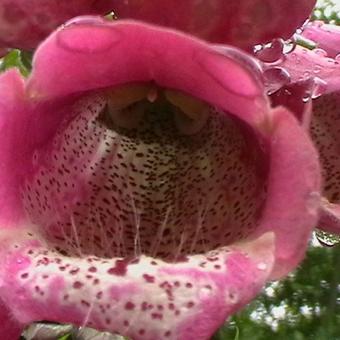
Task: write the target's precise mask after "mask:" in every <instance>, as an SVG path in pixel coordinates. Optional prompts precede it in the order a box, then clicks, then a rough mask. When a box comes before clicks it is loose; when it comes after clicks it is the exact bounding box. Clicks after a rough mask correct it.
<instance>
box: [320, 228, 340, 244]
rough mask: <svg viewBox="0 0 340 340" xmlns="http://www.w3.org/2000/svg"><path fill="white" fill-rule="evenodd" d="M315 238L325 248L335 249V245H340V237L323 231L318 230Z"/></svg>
mask: <svg viewBox="0 0 340 340" xmlns="http://www.w3.org/2000/svg"><path fill="white" fill-rule="evenodd" d="M315 236H316V238H317V240H318V241H319V242H320V244H321V245H322V246H325V247H334V246H335V245H337V244H339V243H340V235H335V234H330V233H326V232H325V231H322V230H317V231H316V232H315Z"/></svg>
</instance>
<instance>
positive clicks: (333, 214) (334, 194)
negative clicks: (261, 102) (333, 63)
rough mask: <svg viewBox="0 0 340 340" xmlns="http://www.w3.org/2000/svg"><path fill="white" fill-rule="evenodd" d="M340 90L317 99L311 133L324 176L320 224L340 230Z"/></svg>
mask: <svg viewBox="0 0 340 340" xmlns="http://www.w3.org/2000/svg"><path fill="white" fill-rule="evenodd" d="M339 107H340V94H339V92H334V93H331V94H327V95H324V96H321V97H320V98H318V99H316V100H315V101H314V103H313V118H312V122H311V136H312V138H313V140H314V142H315V144H316V146H317V149H318V151H319V153H320V161H321V165H322V174H323V178H324V185H323V195H324V200H323V202H322V209H321V217H320V221H319V223H318V228H320V229H322V230H325V231H328V232H331V233H337V234H340V178H339V174H340V160H339V157H338V156H339V151H340V138H339V136H340V125H339V122H340V115H339Z"/></svg>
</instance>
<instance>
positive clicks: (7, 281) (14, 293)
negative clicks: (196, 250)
mask: <svg viewBox="0 0 340 340" xmlns="http://www.w3.org/2000/svg"><path fill="white" fill-rule="evenodd" d="M13 236H15V235H13ZM34 237H35V238H36V237H37V235H35V236H34ZM15 238H16V239H15V240H14V242H15V243H18V244H20V248H18V249H14V248H13V249H12V250H11V251H10V252H9V253H6V254H2V265H1V268H2V269H1V273H2V274H1V275H2V278H3V284H2V289H3V293H2V295H3V296H4V299H5V302H7V303H8V305H9V306H10V307H11V310H12V311H13V313H14V315H15V316H16V318H17V319H18V320H20V321H21V322H24V323H29V322H31V321H34V320H42V319H43V320H50V321H57V322H70V323H74V324H77V325H83V324H86V325H88V326H94V327H96V328H97V329H102V330H107V331H111V332H118V333H120V334H124V335H126V336H129V337H131V338H133V339H150V340H151V339H161V338H163V339H183V340H184V339H188V337H190V336H192V337H194V338H195V339H202V340H203V339H208V338H209V337H210V336H211V335H212V334H213V332H214V331H215V330H216V329H217V328H218V327H219V326H220V325H221V324H223V322H224V321H225V320H226V318H227V316H228V315H230V314H231V313H233V312H235V311H237V310H238V309H239V308H240V307H241V306H243V305H244V304H246V303H248V302H249V300H250V299H252V298H253V296H254V295H255V294H257V293H258V291H259V290H260V289H261V287H262V285H263V284H264V283H265V281H266V279H267V277H268V275H269V273H270V270H271V266H272V263H273V237H272V236H271V235H269V234H268V235H265V236H263V237H262V238H260V239H258V240H256V241H255V242H253V241H252V242H251V243H248V244H247V243H243V244H239V245H234V246H232V247H229V248H223V249H222V248H221V249H219V250H218V251H215V252H211V253H207V254H205V255H196V256H192V257H190V258H188V260H187V261H185V262H183V263H177V264H171V263H165V262H163V261H160V260H157V259H154V258H150V257H146V256H142V257H140V258H138V259H119V258H117V259H114V258H113V259H109V260H107V259H99V258H96V257H94V256H92V257H84V258H82V259H81V258H69V257H64V256H61V255H60V254H58V253H56V252H54V251H51V250H49V249H46V248H45V247H44V246H38V245H32V244H30V243H31V242H29V241H26V242H25V241H24V240H21V241H20V240H18V239H17V237H16V236H15ZM7 241H8V240H7ZM10 243H11V244H13V240H12V241H10ZM7 250H9V249H7ZM4 274H5V276H3V275H4ZM0 334H1V335H3V333H2V329H1V330H0Z"/></svg>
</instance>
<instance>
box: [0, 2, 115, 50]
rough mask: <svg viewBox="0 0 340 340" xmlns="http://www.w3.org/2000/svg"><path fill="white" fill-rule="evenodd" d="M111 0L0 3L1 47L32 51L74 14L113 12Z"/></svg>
mask: <svg viewBox="0 0 340 340" xmlns="http://www.w3.org/2000/svg"><path fill="white" fill-rule="evenodd" d="M112 2H113V1H111V0H97V1H93V0H68V1H65V0H61V1H56V0H51V1H46V0H25V1H23V0H0V13H1V14H0V27H1V30H0V47H11V48H22V49H33V48H35V47H36V46H37V45H38V43H40V42H41V41H42V40H43V39H45V38H46V37H47V35H48V34H49V33H50V32H52V31H53V30H54V29H55V28H56V27H58V26H59V25H61V24H62V23H64V22H65V21H66V20H69V19H71V18H72V17H74V16H77V15H85V14H101V15H104V14H106V13H108V12H110V11H111V10H112V6H113V3H112Z"/></svg>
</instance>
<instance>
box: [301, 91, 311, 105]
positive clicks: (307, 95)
mask: <svg viewBox="0 0 340 340" xmlns="http://www.w3.org/2000/svg"><path fill="white" fill-rule="evenodd" d="M310 99H311V94H310V92H309V91H308V92H306V93H305V94H304V95H303V96H302V101H303V102H304V103H307V102H308V101H309V100H310Z"/></svg>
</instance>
